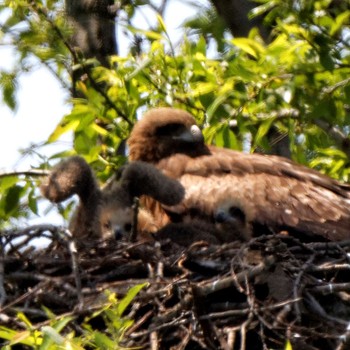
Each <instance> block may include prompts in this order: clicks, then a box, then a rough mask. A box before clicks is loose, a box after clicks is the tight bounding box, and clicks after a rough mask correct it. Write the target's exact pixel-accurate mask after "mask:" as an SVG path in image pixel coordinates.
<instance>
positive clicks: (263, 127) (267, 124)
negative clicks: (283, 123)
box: [254, 118, 276, 145]
mask: <svg viewBox="0 0 350 350" xmlns="http://www.w3.org/2000/svg"><path fill="white" fill-rule="evenodd" d="M275 120H276V118H268V119H266V120H265V121H264V122H262V123H260V125H259V128H258V131H257V133H256V135H255V139H254V143H255V145H259V144H260V143H261V141H262V139H263V138H264V137H265V135H266V134H267V133H268V132H269V130H270V128H271V125H272V124H273V122H274V121H275Z"/></svg>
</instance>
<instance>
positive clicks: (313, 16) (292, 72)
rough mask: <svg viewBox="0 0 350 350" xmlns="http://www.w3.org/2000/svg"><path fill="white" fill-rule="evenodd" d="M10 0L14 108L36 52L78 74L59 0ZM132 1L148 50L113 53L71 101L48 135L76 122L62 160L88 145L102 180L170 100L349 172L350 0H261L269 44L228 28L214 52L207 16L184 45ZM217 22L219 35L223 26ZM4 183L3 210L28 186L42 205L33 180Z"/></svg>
mask: <svg viewBox="0 0 350 350" xmlns="http://www.w3.org/2000/svg"><path fill="white" fill-rule="evenodd" d="M144 3H146V2H144ZM1 6H2V7H1V8H0V10H2V11H4V10H5V9H6V10H8V9H9V8H10V9H11V14H10V16H8V19H7V21H6V23H5V25H3V26H2V31H3V34H4V38H5V37H8V36H9V35H10V34H12V33H13V32H15V33H16V35H13V36H11V38H12V43H11V44H12V45H14V47H15V48H16V52H17V55H18V65H17V66H16V70H15V72H2V73H1V74H0V78H1V79H0V84H1V86H2V88H3V90H2V91H3V98H4V101H5V102H7V104H8V105H9V106H10V107H12V108H13V107H14V106H15V105H16V102H15V99H14V97H13V96H14V91H15V89H16V83H15V82H16V80H17V78H16V77H17V74H18V73H19V72H20V71H23V70H26V69H30V67H29V63H28V62H29V61H28V58H29V57H35V58H36V62H42V63H43V64H45V65H47V66H49V67H50V69H51V70H52V71H54V72H55V74H56V76H57V77H59V79H60V80H61V81H62V82H63V83H64V84H68V83H67V82H68V71H69V63H70V59H69V51H70V50H69V44H67V42H68V41H67V39H66V38H67V37H68V36H69V33H70V32H69V29H68V28H67V27H66V25H65V23H64V20H63V14H62V10H61V9H60V6H61V3H60V2H59V1H39V0H37V1H31V2H27V1H16V2H14V1H9V0H7V1H5V2H4V5H1ZM130 6H131V5H128V8H125V15H126V17H127V21H126V24H127V25H128V27H126V29H127V31H128V33H129V34H130V36H132V37H133V38H136V37H137V38H138V39H140V38H141V39H142V40H141V41H142V47H141V49H139V50H134V48H133V47H131V48H130V53H129V54H128V55H127V56H126V57H120V56H115V57H112V58H111V60H112V63H113V68H112V69H107V68H104V67H100V66H96V67H95V68H94V69H93V71H92V72H91V74H90V76H89V79H87V80H86V81H83V82H80V85H79V90H80V92H81V94H82V96H83V97H82V98H79V99H76V100H74V101H73V108H72V111H71V113H69V114H68V115H66V116H63V117H62V121H61V123H60V124H59V125H58V126H57V127H56V128H55V130H54V131H53V133H52V134H51V135H50V136H49V137H48V143H52V142H55V141H57V140H59V138H60V136H61V135H62V134H64V133H66V132H68V131H73V133H74V149H73V150H67V152H66V153H65V154H56V155H53V157H52V159H55V158H59V157H62V156H65V155H67V154H70V153H74V152H76V153H79V154H81V155H84V156H85V157H86V159H87V160H88V161H89V162H90V163H91V164H92V165H93V166H94V167H95V170H96V171H97V174H98V176H99V178H100V179H101V180H102V181H104V180H106V179H107V178H108V177H109V176H110V174H111V173H112V172H113V171H114V169H115V168H116V167H118V166H119V165H120V164H122V163H123V162H124V161H125V156H123V155H120V152H117V150H118V149H119V148H121V147H122V145H123V141H124V140H125V139H126V138H127V137H128V134H129V132H130V130H131V128H132V125H133V123H134V122H135V121H136V120H137V118H138V117H139V116H140V114H141V113H142V112H143V111H144V110H145V109H148V108H150V107H153V106H159V105H170V106H174V107H180V108H185V109H187V110H189V111H190V112H191V113H193V114H194V115H195V116H196V118H197V119H198V122H199V123H200V124H202V125H203V126H204V133H205V136H206V140H207V142H209V143H216V144H217V145H218V146H224V147H230V148H235V149H241V150H242V149H243V150H245V151H250V152H252V151H254V150H256V149H265V150H268V148H269V140H268V137H267V135H268V132H269V130H270V128H271V127H272V126H274V127H275V128H277V129H278V130H280V131H281V132H282V133H286V134H288V136H289V138H290V142H291V150H292V156H293V158H294V160H296V161H298V162H300V163H303V164H306V165H309V166H313V167H315V168H317V169H319V170H321V171H322V172H325V173H327V174H329V175H331V176H333V177H335V178H338V179H340V180H344V181H348V179H349V156H350V150H349V149H350V148H349V142H348V140H349V139H348V133H349V110H350V106H349V101H350V79H349V72H350V44H349V37H350V34H349V33H350V32H349V18H350V11H349V10H348V9H347V8H346V7H344V8H342V7H340V8H338V9H337V8H335V7H334V6H333V5H332V2H331V1H329V0H319V1H316V0H311V1H310V0H308V1H306V0H300V1H292V0H288V1H285V0H284V1H282V0H273V1H272V0H269V1H268V0H260V1H259V6H258V7H257V8H256V9H255V10H254V11H253V13H252V15H258V14H261V13H263V14H265V13H267V15H266V17H265V21H266V22H267V23H269V24H270V25H274V27H273V31H272V36H271V41H270V42H269V43H267V44H265V43H264V42H263V41H262V39H261V38H260V36H259V34H258V33H257V32H256V31H255V30H252V31H251V33H250V35H249V37H247V38H233V39H225V38H224V37H223V38H222V42H224V43H225V49H223V50H222V53H219V52H217V53H215V54H213V53H212V52H210V55H209V53H208V40H209V37H210V35H208V31H210V30H211V29H210V27H208V26H207V22H205V21H204V22H205V23H204V24H203V26H204V28H203V33H204V34H205V35H204V36H202V35H199V34H198V33H200V30H198V28H199V27H200V22H196V23H193V22H192V25H193V26H194V29H196V35H192V34H190V35H189V36H186V35H184V37H183V40H182V42H181V44H180V45H178V46H177V47H174V46H173V43H172V42H170V40H169V35H168V33H167V29H166V24H165V23H164V22H163V20H162V19H161V17H160V16H158V17H156V15H155V19H156V24H155V25H152V27H150V28H146V29H145V28H138V27H136V26H135V25H133V24H132V18H133V17H134V16H135V13H136V11H137V8H138V5H137V6H136V7H134V8H133V11H130ZM140 6H141V5H140ZM204 11H207V9H204ZM204 16H205V13H204ZM190 25H191V22H187V26H190ZM42 26H43V28H45V30H41V29H40V28H41V27H42ZM49 28H50V29H54V30H49ZM212 30H213V33H212V34H213V35H212V37H214V38H215V40H216V41H218V35H219V34H218V33H219V31H218V28H217V27H215V29H212ZM214 30H215V32H214ZM222 33H223V31H222ZM5 34H6V35H5ZM85 63H86V62H82V63H81V64H82V65H83V64H85ZM43 167H45V164H43ZM0 186H1V187H2V189H3V191H1V193H2V194H1V195H0V209H1V210H0V215H1V218H2V219H8V218H9V217H12V216H19V215H20V212H19V211H18V210H17V211H16V209H14V208H19V207H20V206H19V204H20V203H23V200H24V198H26V197H27V196H28V194H32V197H31V199H32V205H31V207H30V208H31V210H32V211H34V212H35V205H34V202H35V195H34V193H35V192H34V190H33V189H34V188H35V187H36V183H35V182H29V184H28V183H27V184H25V185H23V186H22V185H19V182H18V181H16V178H7V179H2V180H1V184H0ZM21 186H22V187H21ZM10 191H11V192H10ZM26 202H27V203H28V201H26ZM25 207H28V206H27V205H25Z"/></svg>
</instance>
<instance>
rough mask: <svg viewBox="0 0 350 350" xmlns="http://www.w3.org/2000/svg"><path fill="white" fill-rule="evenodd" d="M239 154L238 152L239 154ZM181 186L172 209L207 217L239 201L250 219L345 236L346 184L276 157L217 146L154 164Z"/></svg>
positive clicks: (349, 216) (348, 219)
mask: <svg viewBox="0 0 350 350" xmlns="http://www.w3.org/2000/svg"><path fill="white" fill-rule="evenodd" d="M238 155H239V156H238ZM159 167H161V168H163V170H164V171H165V172H166V173H168V174H173V176H175V177H177V178H178V180H179V181H180V182H181V184H182V185H183V186H184V188H185V191H186V196H185V199H184V200H183V202H182V203H181V204H180V205H178V206H174V207H171V208H167V209H168V210H170V211H171V212H175V213H176V214H178V215H182V216H187V215H190V213H191V212H199V213H201V215H205V216H209V217H212V216H213V213H214V212H215V211H216V210H217V209H218V208H220V206H221V205H223V204H225V205H227V201H228V200H231V201H232V202H233V203H237V202H238V203H240V205H241V206H242V207H243V208H244V211H245V212H246V215H247V218H248V219H249V220H251V221H254V222H257V223H259V224H262V225H266V226H268V227H271V228H273V229H276V230H277V229H279V228H282V227H283V228H293V229H295V230H298V231H301V232H305V233H310V234H317V235H321V236H323V237H325V238H327V239H331V240H339V239H344V238H350V232H349V231H350V230H349V227H350V200H349V191H348V187H347V186H345V185H342V184H340V183H339V182H337V181H335V180H333V179H331V178H329V177H327V176H324V175H322V174H319V173H317V172H315V171H312V170H310V169H308V168H306V167H303V166H299V165H296V164H294V163H291V162H289V161H287V160H284V159H283V158H279V157H264V156H255V155H253V156H252V157H250V156H249V155H242V154H241V153H239V152H234V151H229V150H224V151H223V152H219V150H218V149H216V150H215V151H214V152H213V155H212V156H202V157H199V158H195V159H193V158H189V157H186V156H184V155H176V156H173V157H171V158H167V159H165V160H163V161H162V162H160V163H159Z"/></svg>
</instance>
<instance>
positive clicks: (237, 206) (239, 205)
mask: <svg viewBox="0 0 350 350" xmlns="http://www.w3.org/2000/svg"><path fill="white" fill-rule="evenodd" d="M252 219H253V213H252V208H250V207H249V206H248V205H247V204H244V203H243V202H242V201H241V200H239V199H237V198H228V199H225V200H223V201H222V202H219V203H217V208H216V210H215V211H214V221H215V225H216V227H217V229H218V230H219V232H220V236H221V237H220V238H221V240H222V241H224V242H225V241H226V242H230V241H233V240H236V239H239V240H248V239H249V238H250V237H251V234H252V232H251V222H252Z"/></svg>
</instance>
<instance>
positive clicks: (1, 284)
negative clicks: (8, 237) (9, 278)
mask: <svg viewBox="0 0 350 350" xmlns="http://www.w3.org/2000/svg"><path fill="white" fill-rule="evenodd" d="M4 262H5V252H4V245H3V239H2V237H1V236H0V308H1V307H2V305H3V304H4V303H5V301H6V298H7V295H6V291H5V268H4Z"/></svg>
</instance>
